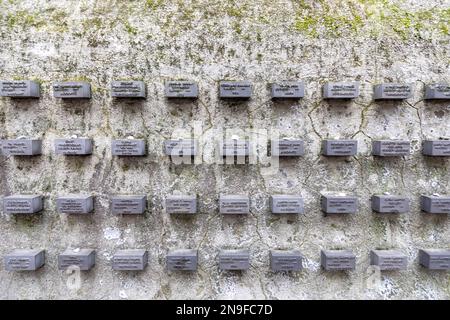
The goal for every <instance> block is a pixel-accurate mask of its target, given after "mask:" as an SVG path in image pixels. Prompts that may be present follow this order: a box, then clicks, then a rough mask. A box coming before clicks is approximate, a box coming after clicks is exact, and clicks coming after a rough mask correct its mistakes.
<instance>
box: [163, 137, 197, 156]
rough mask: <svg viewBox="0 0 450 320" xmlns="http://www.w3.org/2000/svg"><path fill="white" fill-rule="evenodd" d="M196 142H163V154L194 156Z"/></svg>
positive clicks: (187, 140) (195, 153) (192, 140)
mask: <svg viewBox="0 0 450 320" xmlns="http://www.w3.org/2000/svg"><path fill="white" fill-rule="evenodd" d="M197 150H198V141H197V140H194V139H178V140H177V139H172V140H166V141H164V153H165V154H166V155H168V156H172V157H178V156H196V155H197Z"/></svg>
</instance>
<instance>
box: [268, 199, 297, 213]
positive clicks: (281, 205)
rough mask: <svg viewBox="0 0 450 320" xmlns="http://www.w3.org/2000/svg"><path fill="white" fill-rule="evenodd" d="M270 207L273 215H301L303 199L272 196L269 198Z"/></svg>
mask: <svg viewBox="0 0 450 320" xmlns="http://www.w3.org/2000/svg"><path fill="white" fill-rule="evenodd" d="M270 207H271V209H272V213H273V214H283V213H289V214H293V213H303V212H304V208H303V199H302V197H301V196H297V195H273V196H271V197H270Z"/></svg>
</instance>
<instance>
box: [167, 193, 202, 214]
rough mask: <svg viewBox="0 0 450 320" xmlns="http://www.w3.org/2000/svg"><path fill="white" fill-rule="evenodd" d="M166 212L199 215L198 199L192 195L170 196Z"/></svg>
mask: <svg viewBox="0 0 450 320" xmlns="http://www.w3.org/2000/svg"><path fill="white" fill-rule="evenodd" d="M166 212H167V213H172V214H194V213H197V197H196V196H190V195H170V196H167V198H166Z"/></svg>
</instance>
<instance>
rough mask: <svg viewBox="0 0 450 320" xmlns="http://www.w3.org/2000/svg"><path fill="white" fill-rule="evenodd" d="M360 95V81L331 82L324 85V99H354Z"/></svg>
mask: <svg viewBox="0 0 450 320" xmlns="http://www.w3.org/2000/svg"><path fill="white" fill-rule="evenodd" d="M358 96H359V82H329V83H326V84H325V85H324V86H323V97H324V99H353V98H356V97H358Z"/></svg>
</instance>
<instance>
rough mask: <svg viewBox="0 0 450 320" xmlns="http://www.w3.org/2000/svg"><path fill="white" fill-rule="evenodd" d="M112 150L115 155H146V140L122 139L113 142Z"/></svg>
mask: <svg viewBox="0 0 450 320" xmlns="http://www.w3.org/2000/svg"><path fill="white" fill-rule="evenodd" d="M111 152H112V155H113V156H144V155H145V140H140V139H121V140H113V141H112V142H111Z"/></svg>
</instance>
